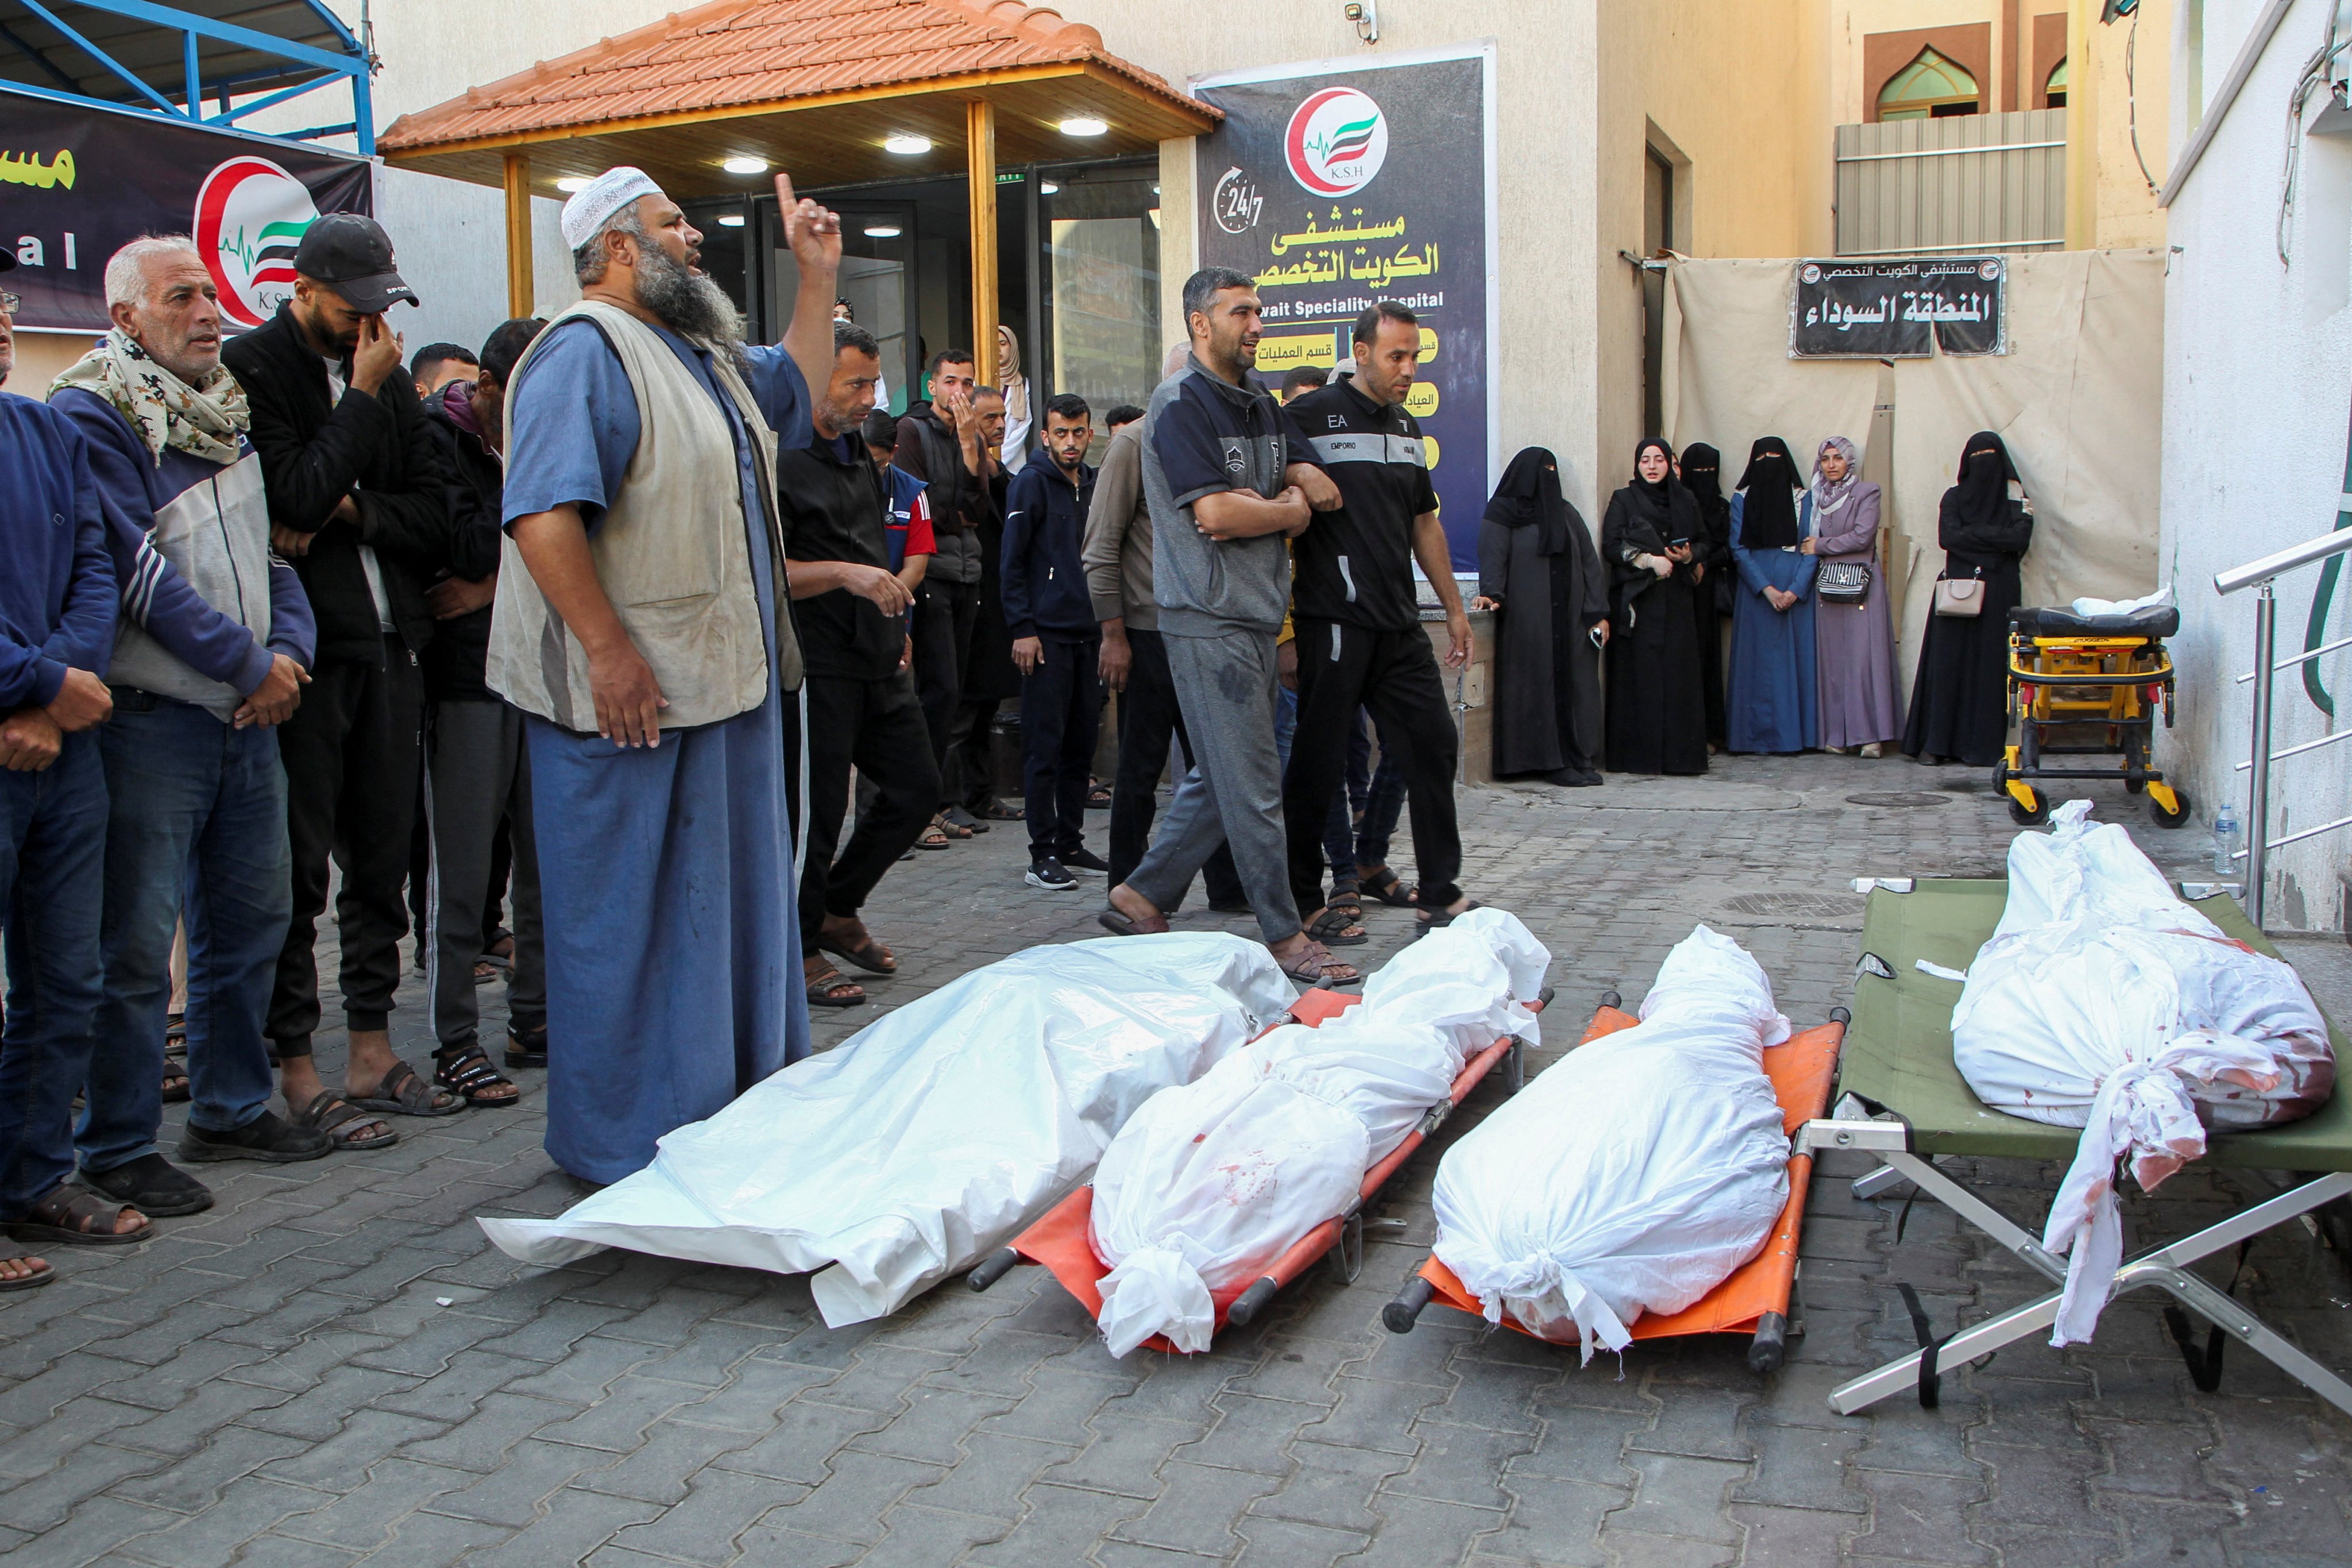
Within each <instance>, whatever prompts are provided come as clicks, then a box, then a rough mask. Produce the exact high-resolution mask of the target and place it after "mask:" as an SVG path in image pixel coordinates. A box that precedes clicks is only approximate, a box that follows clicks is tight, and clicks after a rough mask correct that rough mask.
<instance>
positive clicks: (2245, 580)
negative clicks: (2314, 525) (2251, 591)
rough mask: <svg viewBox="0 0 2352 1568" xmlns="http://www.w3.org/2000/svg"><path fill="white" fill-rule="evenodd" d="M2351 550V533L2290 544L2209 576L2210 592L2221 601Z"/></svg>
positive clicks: (2324, 536)
mask: <svg viewBox="0 0 2352 1568" xmlns="http://www.w3.org/2000/svg"><path fill="white" fill-rule="evenodd" d="M2347 550H2352V529H2337V530H2336V531H2333V532H2330V533H2323V534H2321V535H2319V536H2318V537H2317V538H2315V539H2306V540H2305V541H2304V542H2302V543H2301V544H2290V545H2288V546H2287V547H2286V548H2285V549H2284V550H2281V551H2277V552H2273V553H2272V554H2269V555H2265V556H2263V558H2262V559H2261V560H2259V561H2249V562H2247V563H2245V564H2244V565H2243V566H2232V567H2231V568H2230V569H2229V570H2228V571H2227V572H2216V573H2215V574H2213V591H2214V592H2215V593H2217V594H2219V595H2222V596H2223V597H2224V598H2226V597H2228V596H2229V595H2231V594H2234V593H2236V592H2238V591H2239V590H2240V589H2241V588H2251V587H2253V586H2254V585H2255V584H2258V583H2267V582H2269V581H2270V580H2271V579H2272V578H2273V577H2277V576H2282V575H2284V574H2286V573H2289V572H2292V571H2294V569H2295V568H2296V567H2298V566H2308V565H2310V564H2311V563H2313V562H2315V561H2325V560H2326V559H2327V558H2328V557H2329V556H2331V555H2341V554H2343V553H2344V552H2346V551H2347Z"/></svg>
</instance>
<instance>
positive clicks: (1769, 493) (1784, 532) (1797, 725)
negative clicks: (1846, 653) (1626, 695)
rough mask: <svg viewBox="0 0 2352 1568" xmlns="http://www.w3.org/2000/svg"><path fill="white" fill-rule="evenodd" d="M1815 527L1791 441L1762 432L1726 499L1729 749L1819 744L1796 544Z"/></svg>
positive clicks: (1804, 562)
mask: <svg viewBox="0 0 2352 1568" xmlns="http://www.w3.org/2000/svg"><path fill="white" fill-rule="evenodd" d="M1812 531H1813V501H1812V497H1811V495H1810V494H1808V493H1807V492H1806V490H1805V489H1804V486H1803V481H1802V480H1801V479H1799V478H1798V477H1797V465H1796V462H1795V461H1794V459H1792V458H1790V456H1789V444H1788V443H1787V442H1786V441H1783V440H1782V439H1780V437H1778V436H1766V437H1760V438H1759V440H1758V441H1757V442H1756V444H1755V446H1753V447H1750V448H1749V449H1748V468H1747V471H1746V472H1744V473H1742V474H1741V475H1740V476H1739V491H1738V494H1736V495H1734V496H1733V497H1732V498H1731V559H1732V563H1733V564H1734V565H1735V566H1736V567H1737V568H1738V573H1739V586H1738V590H1737V591H1736V592H1735V594H1734V595H1733V607H1732V620H1731V689H1730V691H1729V693H1728V695H1727V699H1726V702H1725V706H1726V707H1727V710H1728V712H1727V715H1726V717H1727V720H1728V721H1729V730H1730V740H1731V749H1732V750H1733V751H1735V752H1802V751H1808V750H1811V748H1812V747H1814V746H1817V745H1819V744H1821V720H1820V710H1819V694H1818V692H1817V690H1816V689H1815V684H1814V676H1813V574H1814V573H1815V571H1816V570H1817V569H1818V564H1819V563H1818V562H1817V561H1816V560H1815V558H1814V557H1813V556H1811V555H1808V554H1806V553H1805V552H1803V551H1802V550H1801V549H1800V548H1799V547H1800V546H1801V545H1802V544H1803V542H1805V541H1806V540H1807V539H1808V538H1810V537H1811V534H1812Z"/></svg>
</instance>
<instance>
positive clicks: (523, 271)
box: [506, 153, 534, 318]
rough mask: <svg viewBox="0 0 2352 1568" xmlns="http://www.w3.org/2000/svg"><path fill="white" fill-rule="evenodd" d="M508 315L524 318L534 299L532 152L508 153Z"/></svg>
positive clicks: (528, 312) (528, 313)
mask: <svg viewBox="0 0 2352 1568" xmlns="http://www.w3.org/2000/svg"><path fill="white" fill-rule="evenodd" d="M506 175H507V177H506V190H507V314H508V315H509V317H513V318H521V317H525V316H528V315H530V313H531V306H532V304H533V302H534V300H533V294H532V289H531V277H530V153H508V154H507V155H506Z"/></svg>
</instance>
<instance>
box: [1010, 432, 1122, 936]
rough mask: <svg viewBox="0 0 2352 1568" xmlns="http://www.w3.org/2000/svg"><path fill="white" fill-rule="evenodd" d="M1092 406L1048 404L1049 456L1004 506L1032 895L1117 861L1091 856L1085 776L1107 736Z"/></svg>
mask: <svg viewBox="0 0 2352 1568" xmlns="http://www.w3.org/2000/svg"><path fill="white" fill-rule="evenodd" d="M1092 419H1093V415H1092V414H1091V412H1090V411H1089V410H1088V409H1087V400H1086V399H1085V398H1083V397H1079V396H1077V395H1075V394H1071V393H1064V394H1063V395H1060V396H1058V397H1056V398H1055V399H1053V400H1052V401H1051V402H1049V403H1047V404H1046V405H1045V455H1046V457H1047V458H1049V459H1050V460H1049V461H1046V462H1043V463H1035V462H1033V463H1030V464H1028V465H1026V466H1025V467H1024V468H1022V470H1021V471H1020V472H1019V473H1017V474H1015V475H1014V476H1013V484H1012V488H1011V489H1009V490H1008V491H1007V492H1006V494H1005V498H1004V553H1003V563H1002V566H1001V568H1000V571H1001V573H1002V577H1003V595H1004V624H1005V627H1006V629H1007V630H1009V631H1010V632H1011V633H1012V634H1013V663H1014V664H1015V665H1016V666H1018V667H1019V668H1020V670H1021V674H1022V677H1023V679H1022V682H1021V747H1022V752H1023V767H1022V775H1023V786H1024V790H1025V791H1026V794H1027V796H1028V812H1027V815H1028V819H1029V874H1028V878H1027V881H1028V883H1029V885H1030V886H1031V887H1033V888H1043V889H1046V890H1048V891H1049V892H1066V891H1067V890H1068V889H1071V888H1074V887H1076V885H1077V884H1076V882H1075V881H1073V880H1072V879H1071V877H1070V873H1071V872H1073V871H1079V872H1084V873H1085V874H1087V875H1088V876H1099V875H1101V874H1103V873H1105V872H1107V871H1108V870H1109V869H1110V862H1108V861H1107V860H1105V859H1104V858H1102V857H1100V856H1099V855H1097V854H1096V853H1095V852H1094V851H1093V850H1091V849H1088V848H1087V847H1086V844H1085V837H1086V826H1087V769H1088V767H1089V766H1090V764H1091V763H1093V761H1094V754H1095V737H1096V736H1097V734H1098V733H1099V732H1100V731H1101V728H1102V708H1103V689H1102V678H1101V675H1100V673H1099V672H1098V671H1097V669H1096V668H1095V664H1096V659H1097V656H1098V655H1099V654H1100V652H1101V650H1102V626H1101V625H1100V623H1099V622H1097V620H1096V619H1095V608H1094V600H1093V598H1092V597H1091V596H1090V595H1088V594H1087V572H1086V567H1085V565H1084V564H1083V563H1081V562H1080V561H1079V559H1078V552H1079V550H1080V548H1081V547H1082V546H1083V545H1084V544H1085V542H1086V536H1087V509H1088V508H1089V507H1091V506H1092V505H1093V504H1094V495H1095V471H1094V470H1093V469H1092V468H1087V465H1086V456H1087V446H1088V445H1089V444H1091V443H1092V441H1093V440H1094V426H1093V424H1092Z"/></svg>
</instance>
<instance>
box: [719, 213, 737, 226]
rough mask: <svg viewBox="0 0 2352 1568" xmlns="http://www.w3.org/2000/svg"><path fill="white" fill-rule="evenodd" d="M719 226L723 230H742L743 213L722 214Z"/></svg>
mask: <svg viewBox="0 0 2352 1568" xmlns="http://www.w3.org/2000/svg"><path fill="white" fill-rule="evenodd" d="M742 226H743V215H742V214H741V213H720V214H719V227H721V228H741V227H742Z"/></svg>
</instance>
